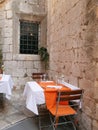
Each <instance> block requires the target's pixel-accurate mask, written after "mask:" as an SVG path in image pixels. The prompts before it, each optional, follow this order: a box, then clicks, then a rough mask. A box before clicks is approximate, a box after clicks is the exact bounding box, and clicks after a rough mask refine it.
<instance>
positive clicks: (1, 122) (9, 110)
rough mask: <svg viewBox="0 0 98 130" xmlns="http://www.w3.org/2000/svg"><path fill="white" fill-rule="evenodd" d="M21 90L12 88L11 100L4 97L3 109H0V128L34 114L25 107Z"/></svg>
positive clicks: (2, 129)
mask: <svg viewBox="0 0 98 130" xmlns="http://www.w3.org/2000/svg"><path fill="white" fill-rule="evenodd" d="M22 94H23V90H22V89H21V90H13V92H12V97H11V100H7V99H5V98H4V109H0V130H4V129H5V128H7V127H9V126H11V125H13V124H14V123H16V122H18V121H21V120H23V119H25V118H27V117H32V116H34V114H33V113H32V112H31V111H29V110H27V109H26V107H25V99H24V97H23V95H22Z"/></svg>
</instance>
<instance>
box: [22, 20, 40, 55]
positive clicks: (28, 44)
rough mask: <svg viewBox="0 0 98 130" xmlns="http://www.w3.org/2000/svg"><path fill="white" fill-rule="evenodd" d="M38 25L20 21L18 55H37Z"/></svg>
mask: <svg viewBox="0 0 98 130" xmlns="http://www.w3.org/2000/svg"><path fill="white" fill-rule="evenodd" d="M38 36H39V23H38V22H31V21H22V20H20V54H38Z"/></svg>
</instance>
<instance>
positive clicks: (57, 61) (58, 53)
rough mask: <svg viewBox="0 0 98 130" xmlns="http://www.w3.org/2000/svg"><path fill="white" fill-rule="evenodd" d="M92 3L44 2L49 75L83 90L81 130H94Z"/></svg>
mask: <svg viewBox="0 0 98 130" xmlns="http://www.w3.org/2000/svg"><path fill="white" fill-rule="evenodd" d="M97 5H98V3H97V1H94V0H73V1H72V0H61V1H59V0H48V11H47V12H48V16H47V44H48V49H49V53H50V65H49V67H50V68H49V69H50V70H49V73H50V75H52V76H53V77H54V76H55V75H58V76H61V75H62V74H63V75H64V76H65V81H66V82H69V83H70V84H73V85H75V86H78V87H79V88H83V89H84V96H83V107H82V113H81V115H80V124H81V125H80V126H81V129H82V130H84V129H85V130H97V129H98V112H97V111H98V103H97V101H98V74H97V73H98V43H97V41H98V18H97V17H98V8H97Z"/></svg>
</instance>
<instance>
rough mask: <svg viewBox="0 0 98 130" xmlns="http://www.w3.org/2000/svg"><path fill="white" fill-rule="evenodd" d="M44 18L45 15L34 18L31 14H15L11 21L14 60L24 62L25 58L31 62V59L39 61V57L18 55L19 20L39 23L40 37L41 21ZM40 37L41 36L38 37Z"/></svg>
mask: <svg viewBox="0 0 98 130" xmlns="http://www.w3.org/2000/svg"><path fill="white" fill-rule="evenodd" d="M44 17H46V15H42V16H40V15H39V16H36V15H32V14H19V13H17V14H16V16H15V18H14V19H13V56H14V59H21V60H24V59H25V58H26V57H29V58H30V60H32V57H33V58H34V59H35V58H37V59H39V55H35V54H32V55H26V54H20V53H19V45H20V21H19V20H20V19H23V20H30V21H34V22H35V21H37V22H40V34H39V35H41V28H42V27H41V21H42V20H43V19H44ZM39 37H41V36H39ZM41 44H42V43H41V39H39V46H40V45H41Z"/></svg>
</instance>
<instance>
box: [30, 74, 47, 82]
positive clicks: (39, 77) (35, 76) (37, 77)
mask: <svg viewBox="0 0 98 130" xmlns="http://www.w3.org/2000/svg"><path fill="white" fill-rule="evenodd" d="M44 74H45V73H32V79H33V80H35V81H41V80H42V79H43V75H44Z"/></svg>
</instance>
